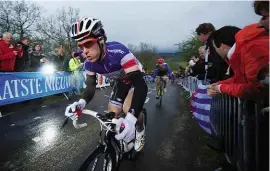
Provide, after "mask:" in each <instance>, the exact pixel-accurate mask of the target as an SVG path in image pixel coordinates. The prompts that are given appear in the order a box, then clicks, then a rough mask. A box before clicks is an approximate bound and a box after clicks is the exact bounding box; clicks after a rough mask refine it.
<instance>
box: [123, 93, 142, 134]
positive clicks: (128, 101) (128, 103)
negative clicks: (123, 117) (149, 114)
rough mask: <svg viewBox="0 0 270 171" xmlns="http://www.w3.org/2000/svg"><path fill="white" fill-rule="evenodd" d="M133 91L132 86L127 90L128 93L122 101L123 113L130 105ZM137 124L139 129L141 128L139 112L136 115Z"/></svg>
mask: <svg viewBox="0 0 270 171" xmlns="http://www.w3.org/2000/svg"><path fill="white" fill-rule="evenodd" d="M133 92H134V89H133V88H132V89H130V91H129V92H128V95H127V97H126V99H125V101H124V104H123V112H124V113H127V112H128V111H129V109H130V105H131V101H132V97H133ZM137 125H138V129H139V130H142V129H143V117H142V115H141V114H140V115H139V116H138V120H137Z"/></svg>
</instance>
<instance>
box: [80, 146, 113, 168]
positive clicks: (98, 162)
mask: <svg viewBox="0 0 270 171" xmlns="http://www.w3.org/2000/svg"><path fill="white" fill-rule="evenodd" d="M104 150H105V146H104V145H100V146H98V147H97V148H96V149H95V150H94V151H93V152H92V153H91V154H90V155H89V156H88V157H87V158H86V159H85V161H84V162H83V163H82V165H81V167H80V168H79V170H78V171H116V156H115V152H114V149H110V150H106V151H105V152H104Z"/></svg>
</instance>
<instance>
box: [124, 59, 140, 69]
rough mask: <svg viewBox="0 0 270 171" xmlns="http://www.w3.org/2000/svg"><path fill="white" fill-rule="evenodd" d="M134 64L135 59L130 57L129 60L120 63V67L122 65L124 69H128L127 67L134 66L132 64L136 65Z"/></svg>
mask: <svg viewBox="0 0 270 171" xmlns="http://www.w3.org/2000/svg"><path fill="white" fill-rule="evenodd" d="M136 65H137V62H136V60H135V59H131V60H129V61H127V62H126V63H124V64H123V65H122V67H123V68H124V69H128V68H131V67H134V66H136Z"/></svg>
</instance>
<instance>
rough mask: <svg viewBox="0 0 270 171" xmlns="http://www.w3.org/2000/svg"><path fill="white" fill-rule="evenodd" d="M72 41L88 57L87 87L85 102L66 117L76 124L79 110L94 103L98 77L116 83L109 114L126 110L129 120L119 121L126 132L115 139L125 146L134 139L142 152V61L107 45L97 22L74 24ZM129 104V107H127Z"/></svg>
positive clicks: (119, 47)
mask: <svg viewBox="0 0 270 171" xmlns="http://www.w3.org/2000/svg"><path fill="white" fill-rule="evenodd" d="M71 37H72V38H73V39H74V40H75V41H77V42H78V46H79V47H80V49H81V50H82V51H83V53H84V54H85V55H86V56H87V60H86V62H85V70H86V74H87V75H86V81H85V84H86V85H87V86H86V89H85V91H84V93H83V95H82V98H81V99H80V100H79V101H77V102H74V103H73V104H71V105H69V106H68V107H67V108H66V112H65V115H66V116H68V117H70V118H71V119H72V120H76V119H77V118H78V116H77V115H76V113H75V110H76V108H78V107H79V108H81V109H82V108H84V107H85V106H86V104H87V103H89V102H90V101H91V100H92V98H93V96H94V94H95V90H96V73H99V74H102V75H104V76H106V77H108V78H110V79H116V80H117V83H116V85H115V86H114V88H113V91H112V93H111V97H110V100H109V104H108V110H109V111H111V112H115V113H116V115H118V114H119V113H121V112H122V110H123V111H124V112H125V113H126V117H125V118H124V119H123V118H120V119H118V120H117V122H118V123H119V122H120V124H121V128H122V129H123V131H122V132H121V133H120V132H119V133H118V134H116V135H115V138H116V139H117V140H124V141H125V142H131V141H132V140H134V138H135V146H134V148H135V150H136V151H140V150H141V149H142V148H143V146H144V139H145V126H144V124H143V121H142V119H138V118H141V117H139V115H140V113H141V111H142V108H143V105H144V101H145V99H146V96H147V92H148V87H147V85H146V83H145V81H144V78H143V73H142V68H141V65H140V63H139V61H138V60H137V59H136V57H135V56H134V55H133V54H132V53H131V52H130V51H129V49H128V48H127V47H125V46H124V45H123V44H121V43H119V42H106V40H107V37H106V34H105V30H104V29H103V25H102V23H101V21H100V20H98V19H95V18H84V19H82V20H80V21H78V22H76V23H74V24H73V25H72V27H71ZM123 104H124V105H123ZM126 104H127V105H130V106H129V107H127V105H126ZM137 121H138V122H137Z"/></svg>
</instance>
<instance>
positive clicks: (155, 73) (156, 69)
mask: <svg viewBox="0 0 270 171" xmlns="http://www.w3.org/2000/svg"><path fill="white" fill-rule="evenodd" d="M157 74H158V68H157V67H156V68H155V70H154V75H153V78H154V79H155V78H156V77H157Z"/></svg>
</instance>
